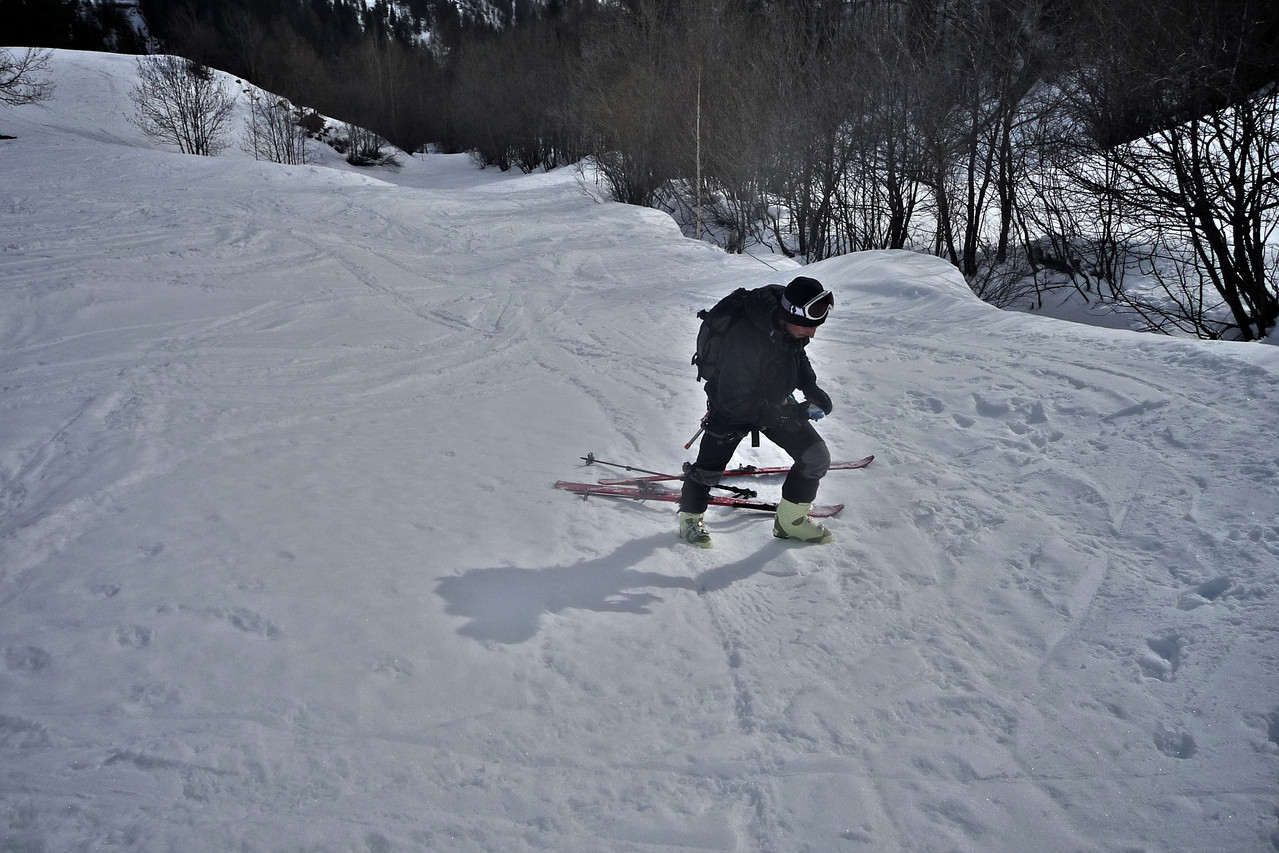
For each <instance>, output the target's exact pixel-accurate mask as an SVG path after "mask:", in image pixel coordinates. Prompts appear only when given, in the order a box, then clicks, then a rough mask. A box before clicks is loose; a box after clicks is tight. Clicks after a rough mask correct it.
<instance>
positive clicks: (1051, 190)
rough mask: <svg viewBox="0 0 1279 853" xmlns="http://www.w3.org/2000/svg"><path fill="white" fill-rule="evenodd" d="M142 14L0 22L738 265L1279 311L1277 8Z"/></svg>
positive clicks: (407, 6) (1204, 322) (1057, 1)
mask: <svg viewBox="0 0 1279 853" xmlns="http://www.w3.org/2000/svg"><path fill="white" fill-rule="evenodd" d="M139 3H140V5H139V6H138V7H137V9H136V14H133V15H132V18H133V19H135V20H137V21H142V22H145V29H144V31H143V32H142V33H138V32H133V33H131V32H130V31H128V29H127V27H126V28H122V24H121V22H122V21H125V20H129V19H130V15H128V14H125V13H124V12H122V11H121V8H120V7H117V6H106V5H90V4H88V3H86V2H85V0H0V16H3V18H4V19H5V20H6V21H8V20H13V21H19V22H26V23H22V24H21V25H19V26H17V28H16V29H14V30H13V32H14V33H15V35H14V36H11V37H9V38H8V39H7V40H8V41H9V42H11V43H15V44H47V45H49V46H63V47H89V46H92V45H90V44H89V43H88V42H91V41H92V40H93V39H95V38H96V39H98V40H99V41H101V43H102V46H104V47H106V48H107V49H111V50H122V51H131V50H143V49H148V50H153V51H159V50H164V51H169V52H173V53H178V54H180V55H182V56H185V57H188V58H190V59H192V60H195V61H197V62H199V63H203V64H207V65H211V66H214V67H218V68H221V69H224V70H227V71H230V72H232V73H235V74H239V75H243V76H244V77H245V78H246V79H248V80H250V81H251V82H253V83H254V84H256V85H258V86H261V87H263V88H265V89H268V90H270V91H273V92H278V93H281V94H283V95H285V96H287V97H289V98H291V99H293V100H294V101H295V102H296V103H299V104H304V105H306V106H308V107H311V108H313V109H317V110H319V111H321V112H323V113H325V114H327V115H332V116H336V117H340V118H342V119H344V120H347V121H351V122H355V123H357V124H360V125H363V126H366V127H370V128H373V129H375V130H376V131H377V132H379V133H381V134H382V135H383V136H385V137H386V138H387V139H389V140H390V141H391V142H393V143H395V144H396V145H398V146H400V147H401V148H403V149H405V150H409V151H412V150H416V149H417V148H419V147H420V146H422V145H423V144H425V143H436V144H437V145H439V146H441V147H442V148H443V149H444V150H446V151H471V152H473V153H474V154H475V156H476V157H477V158H478V159H480V160H481V161H482V162H483V163H485V164H488V165H495V166H498V167H500V168H502V169H509V168H512V167H514V168H519V169H522V170H525V171H533V170H538V169H547V168H554V167H557V166H562V165H565V164H569V163H574V162H578V161H580V160H581V159H583V158H584V157H592V158H593V159H594V161H595V162H596V163H597V164H598V165H599V167H600V168H601V170H602V173H603V175H604V178H605V180H606V182H607V188H608V190H609V192H610V193H611V195H612V196H613V197H614V198H615V199H617V200H619V201H624V202H628V203H634V204H641V205H651V206H655V207H660V208H662V209H665V210H667V211H669V212H671V213H672V215H674V216H675V218H676V220H677V221H679V222H680V223H681V225H682V227H684V229H685V231H686V233H688V234H690V235H698V236H703V235H709V237H710V239H713V240H715V241H716V242H717V243H719V244H720V245H722V246H724V247H725V248H727V249H729V250H730V251H743V250H746V249H749V248H751V247H753V246H762V247H764V248H766V249H767V250H769V251H774V252H779V253H783V254H785V255H787V256H791V257H796V258H800V259H803V260H806V261H810V262H811V261H817V260H821V259H823V258H827V257H832V256H836V255H841V254H845V253H848V252H853V251H859V250H866V249H897V248H905V249H913V250H917V251H925V252H929V253H932V254H935V255H938V256H941V257H944V258H946V259H947V260H949V261H950V262H951V263H952V264H954V265H955V266H956V267H957V268H958V269H959V270H960V271H961V272H962V273H963V275H964V277H965V280H967V281H968V282H969V285H970V286H971V287H972V288H973V290H974V291H975V292H976V293H977V294H978V295H980V296H981V297H983V298H984V299H986V300H988V301H990V302H992V303H994V304H998V305H1011V304H1021V305H1023V306H1025V305H1027V304H1029V305H1032V306H1034V305H1038V304H1040V303H1042V302H1043V301H1044V300H1045V299H1047V298H1053V290H1054V289H1058V290H1060V289H1065V290H1067V291H1072V292H1076V291H1077V292H1078V294H1080V295H1082V296H1083V298H1085V299H1087V300H1090V301H1095V302H1106V303H1111V304H1116V305H1122V306H1124V307H1125V309H1126V310H1127V311H1128V312H1129V315H1130V316H1132V317H1135V318H1137V319H1138V321H1139V323H1140V325H1142V326H1143V327H1145V328H1148V329H1150V330H1155V331H1161V332H1166V333H1179V334H1191V335H1197V336H1199V337H1204V338H1222V337H1224V338H1235V339H1243V340H1257V339H1262V338H1265V337H1267V336H1268V335H1269V334H1270V332H1271V330H1272V329H1273V327H1274V325H1275V322H1276V319H1277V318H1279V255H1277V254H1276V247H1275V245H1274V244H1273V237H1274V233H1275V228H1276V222H1277V214H1276V211H1277V210H1279V174H1277V172H1276V168H1275V163H1276V162H1279V94H1277V92H1276V88H1275V81H1276V79H1277V78H1279V10H1277V9H1276V8H1275V7H1274V5H1273V4H1258V3H1255V2H1250V1H1249V0H1209V2H1199V0H1153V2H1148V0H1113V2H1112V0H1106V2H1102V0H979V2H973V3H962V4H956V3H947V2H944V0H861V2H846V0H773V2H764V0H710V1H709V2H692V0H625V2H607V3H606V2H601V0H559V2H547V3H540V2H535V0H520V2H514V3H502V4H491V3H487V2H480V0H471V2H457V0H405V2H385V0H378V2H374V3H365V2H359V0H264V2H257V1H256V0H255V2H248V0H183V2H173V0H139ZM33 10H37V11H33ZM50 10H52V11H50ZM32 22H45V23H46V24H47V22H57V25H56V27H55V28H54V29H55V30H56V32H53V31H50V30H49V28H48V26H45V27H44V29H43V30H42V29H41V26H44V25H43V24H40V23H32ZM68 22H70V23H68Z"/></svg>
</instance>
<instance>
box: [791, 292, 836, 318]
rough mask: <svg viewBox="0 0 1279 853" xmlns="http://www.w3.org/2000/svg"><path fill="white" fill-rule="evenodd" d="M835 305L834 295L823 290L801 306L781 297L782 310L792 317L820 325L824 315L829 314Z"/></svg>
mask: <svg viewBox="0 0 1279 853" xmlns="http://www.w3.org/2000/svg"><path fill="white" fill-rule="evenodd" d="M834 305H835V294H833V293H831V292H830V291H829V290H823V291H822V292H821V293H819V294H817V295H816V296H814V297H813V298H812V299H810V300H808V301H807V302H805V303H804V304H803V305H795V304H793V303H792V302H791V301H790V300H789V299H787V298H786V297H785V296H784V295H783V296H782V310H784V311H785V312H786V313H787V314H789V315H791V316H792V317H803V318H804V319H806V320H811V321H813V322H814V323H820V322H822V321H823V320H825V319H826V315H827V314H829V313H830V309H831V308H833V307H834Z"/></svg>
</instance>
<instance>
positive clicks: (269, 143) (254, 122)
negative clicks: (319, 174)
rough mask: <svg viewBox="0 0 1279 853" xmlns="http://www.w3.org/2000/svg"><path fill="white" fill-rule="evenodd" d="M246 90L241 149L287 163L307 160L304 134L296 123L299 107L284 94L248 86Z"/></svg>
mask: <svg viewBox="0 0 1279 853" xmlns="http://www.w3.org/2000/svg"><path fill="white" fill-rule="evenodd" d="M246 94H247V96H248V98H249V123H248V124H247V125H245V130H244V139H243V141H242V146H243V148H244V150H245V151H247V152H248V153H250V154H252V155H253V157H254V159H256V160H269V161H270V162H272V163H283V164H285V165H288V166H301V165H304V164H305V163H307V162H308V160H309V152H308V151H307V134H306V131H305V130H304V129H303V128H302V126H301V125H300V124H299V121H300V120H301V117H302V115H301V110H299V109H297V108H296V107H294V106H293V105H292V104H291V103H289V101H288V100H287V99H286V98H281V97H279V96H278V95H273V94H271V93H270V92H264V91H262V90H261V89H257V88H255V87H249V88H248V90H247V91H246Z"/></svg>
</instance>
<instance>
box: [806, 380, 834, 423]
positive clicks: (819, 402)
mask: <svg viewBox="0 0 1279 853" xmlns="http://www.w3.org/2000/svg"><path fill="white" fill-rule="evenodd" d="M804 398H805V399H806V400H808V407H809V412H810V414H809V417H811V418H812V419H813V420H817V419H818V418H821V417H823V416H825V415H829V414H830V413H831V409H833V408H835V407H834V405H833V404H832V403H831V401H830V395H829V394H827V393H826V392H825V391H823V390H822V389H820V388H818V387H817V386H816V385H814V386H813V387H812V388H805V389H804ZM814 406H816V407H817V408H819V409H821V414H820V415H814V414H812V413H811V412H812V409H813V407H814Z"/></svg>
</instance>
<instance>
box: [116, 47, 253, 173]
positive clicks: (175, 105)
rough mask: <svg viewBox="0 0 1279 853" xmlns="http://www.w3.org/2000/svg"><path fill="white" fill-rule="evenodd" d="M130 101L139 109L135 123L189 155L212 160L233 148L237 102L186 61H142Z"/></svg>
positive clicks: (170, 58) (149, 58)
mask: <svg viewBox="0 0 1279 853" xmlns="http://www.w3.org/2000/svg"><path fill="white" fill-rule="evenodd" d="M129 99H130V100H131V101H133V105H134V107H135V108H136V113H135V115H134V116H133V117H132V118H131V119H130V121H131V122H132V123H133V124H135V125H136V126H137V127H138V128H139V129H141V130H142V132H143V133H145V134H146V135H147V136H150V137H151V138H153V139H158V140H160V141H162V142H168V143H171V144H173V145H176V146H178V149H179V150H180V151H182V152H183V153H184V154H200V155H203V156H206V157H212V156H215V155H217V154H219V153H221V152H222V150H223V149H225V148H226V146H227V143H226V140H225V138H224V131H225V129H226V126H227V124H228V122H229V121H230V120H231V113H232V111H233V110H234V108H235V96H234V95H232V94H231V93H230V92H229V91H228V90H227V88H226V87H225V86H224V85H223V84H222V83H221V82H220V81H219V80H218V79H217V78H216V77H215V76H214V75H213V72H212V71H211V70H210V69H209V68H207V67H205V66H202V65H198V64H196V63H194V62H192V61H190V60H189V59H183V58H182V57H180V56H147V57H139V59H138V84H137V85H136V86H134V87H133V89H132V91H130V92H129Z"/></svg>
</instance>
